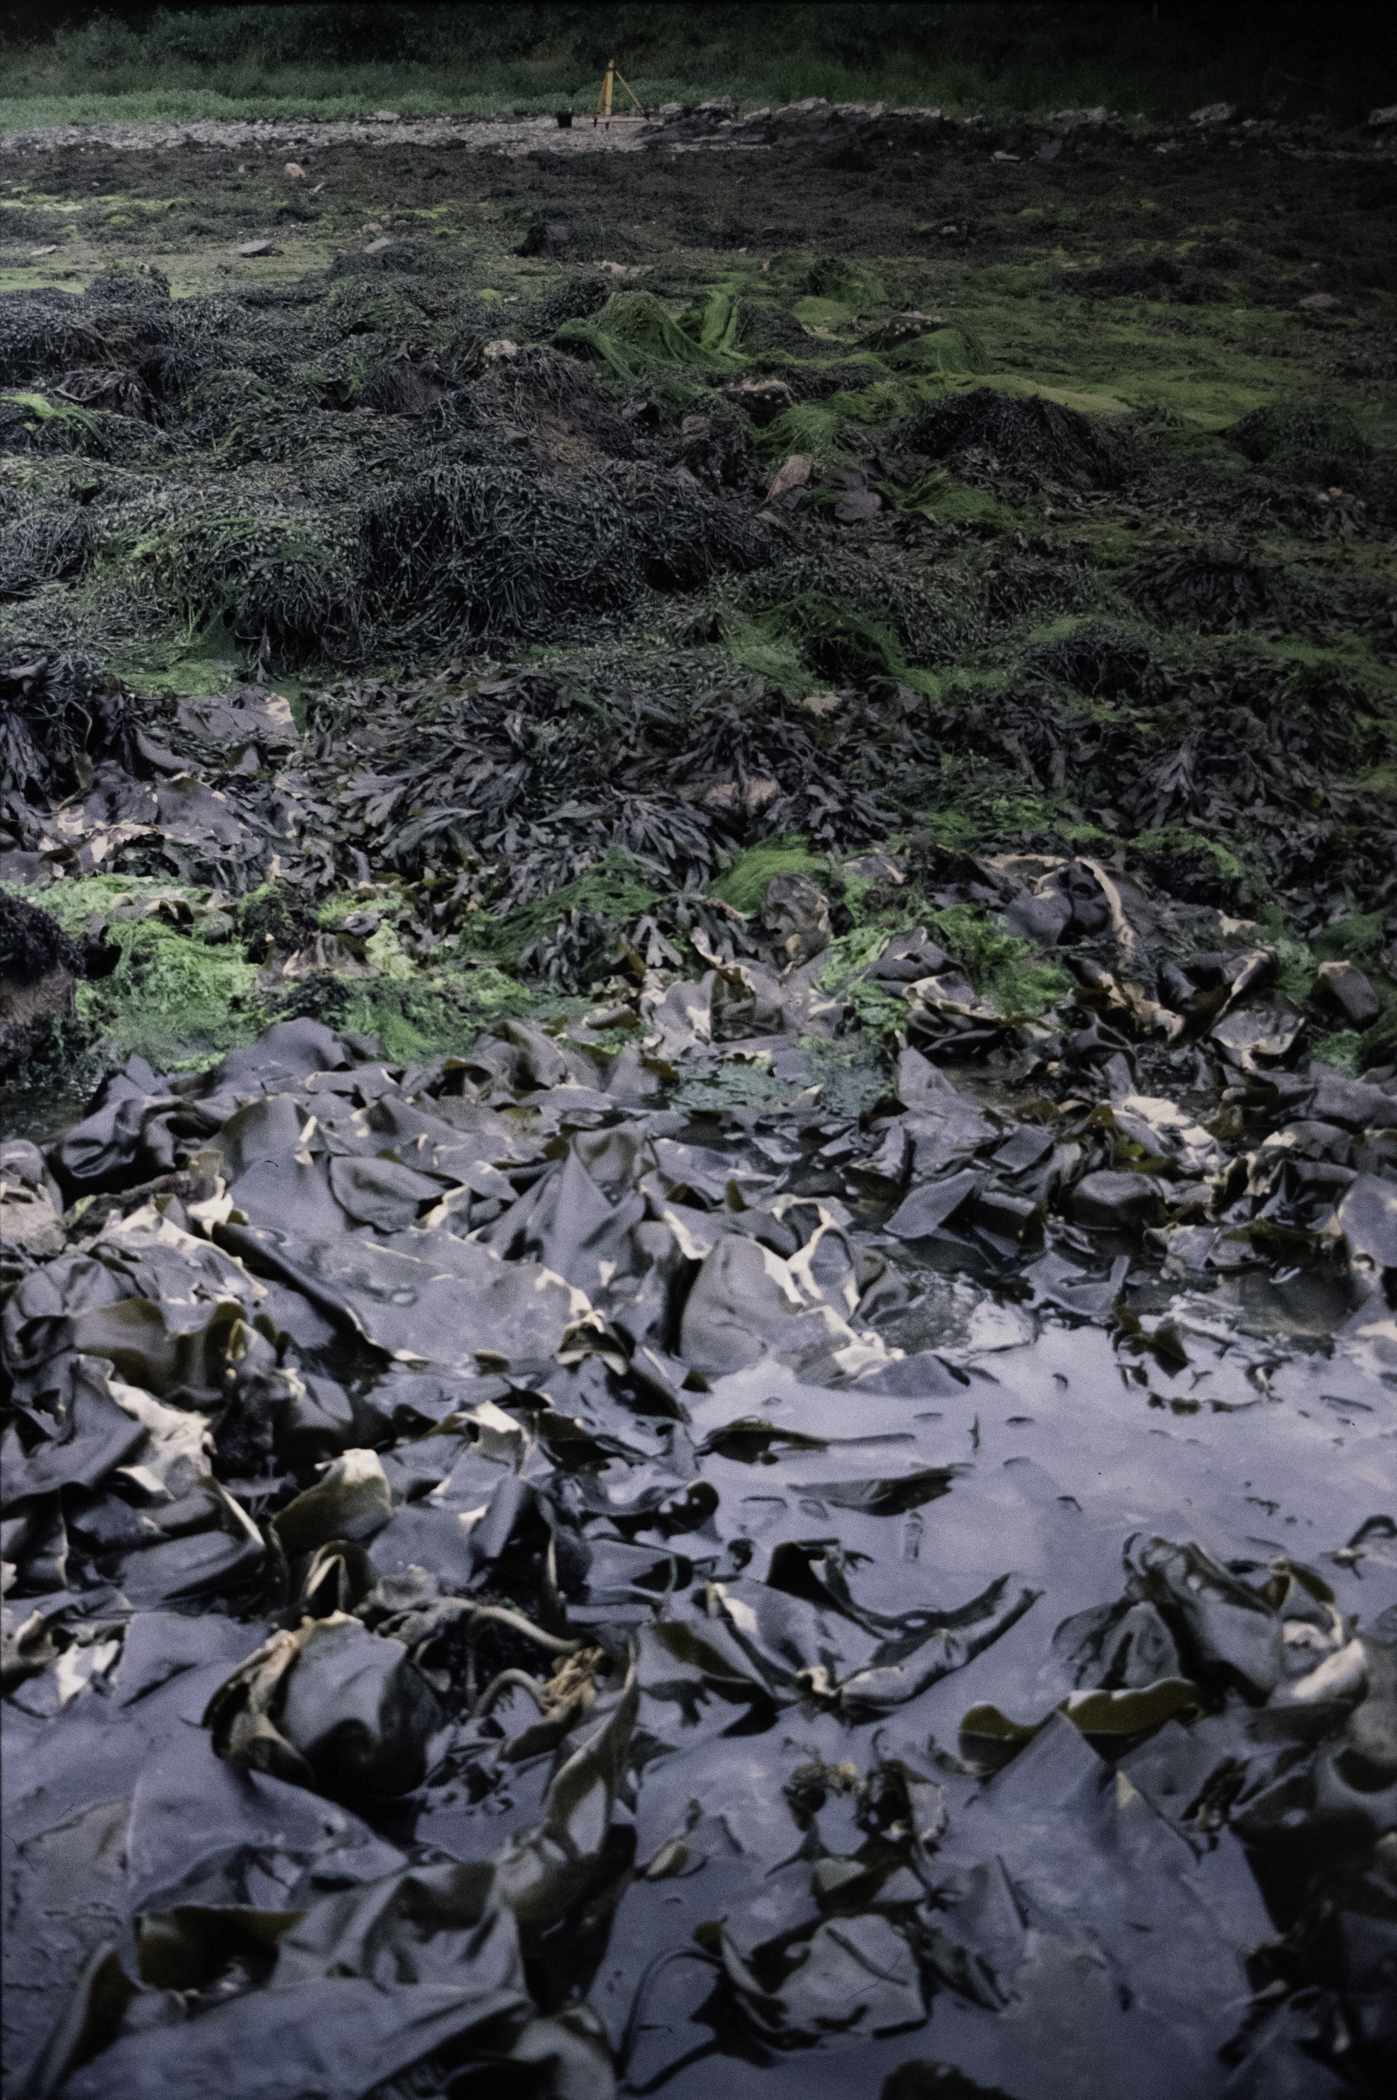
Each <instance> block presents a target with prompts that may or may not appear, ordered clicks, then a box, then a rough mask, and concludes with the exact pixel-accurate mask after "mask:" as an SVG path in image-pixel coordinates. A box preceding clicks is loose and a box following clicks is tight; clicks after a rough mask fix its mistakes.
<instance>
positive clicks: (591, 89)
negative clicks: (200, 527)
mask: <svg viewBox="0 0 1397 2100" xmlns="http://www.w3.org/2000/svg"><path fill="white" fill-rule="evenodd" d="M129 12H130V11H128V13H129ZM1344 15H1345V11H1344V10H1343V9H1342V8H1340V9H1337V10H1334V9H1331V10H1327V11H1325V12H1324V15H1323V19H1319V18H1317V15H1316V11H1315V10H1313V9H1309V8H1304V7H1301V6H1299V5H1296V4H1290V0H1278V4H1277V5H1276V6H1274V7H1272V8H1269V9H1268V10H1267V11H1266V16H1265V22H1264V25H1263V24H1262V23H1261V21H1260V18H1259V11H1258V10H1257V9H1256V8H1254V7H1251V6H1249V5H1239V6H1236V7H1233V8H1230V9H1227V10H1207V9H1204V8H1202V7H1200V6H1199V5H1198V4H1197V0H1158V4H1153V0H1151V4H1141V5H1137V6H1106V5H1101V4H1076V5H1051V4H1046V0H1045V4H1041V5H1035V4H1028V5H1004V4H985V5H977V6H974V7H970V6H965V5H963V4H962V5H941V6H914V5H907V4H890V5H829V4H826V5H799V4H749V5H745V6H728V5H707V6H701V7H667V6H594V7H587V8H580V7H558V6H551V7H550V6H535V7H510V8H501V9H495V10H491V9H485V8H481V7H475V6H450V5H446V6H437V7H430V6H429V7H411V6H407V7H393V8H368V7H358V6H321V5H292V6H286V7H275V6H254V7H236V8H235V7H222V8H219V7H214V8H207V9H204V10H202V11H200V12H198V13H187V12H179V11H177V10H166V9H162V10H159V11H157V12H155V13H153V14H149V15H144V16H142V15H140V14H134V13H131V18H129V19H123V18H121V12H120V11H118V13H117V14H106V13H100V12H92V13H90V14H87V15H86V17H85V18H83V17H81V16H80V17H79V18H78V19H76V20H70V21H69V22H68V23H66V24H61V25H60V26H58V27H57V28H50V26H49V23H50V22H51V19H52V18H51V15H49V14H48V13H47V11H44V10H37V9H36V10H33V11H31V12H29V13H28V14H26V13H25V11H24V10H23V9H21V10H19V11H18V12H17V13H16V15H15V16H14V18H13V19H14V22H15V24H16V27H15V28H12V30H11V33H10V37H9V40H8V42H7V43H6V44H4V45H3V46H0V55H3V60H4V68H3V71H4V92H3V94H0V128H6V129H22V128H26V127H31V126H38V125H49V124H64V123H79V124H85V123H101V122H111V121H126V122H136V123H159V122H169V121H180V122H195V121H199V120H201V119H215V120H216V119H252V120H255V119H258V118H271V119H276V120H285V119H289V120H304V121H313V120H322V121H329V120H334V119H336V118H339V119H346V118H352V117H358V116H364V115H370V114H372V113H373V112H375V111H377V110H381V109H392V110H394V111H395V112H396V113H398V114H399V115H401V116H403V117H431V116H446V115H478V116H487V115H499V114H507V113H511V112H514V113H518V114H529V113H531V112H537V111H545V110H553V109H562V108H571V109H577V110H582V109H587V108H590V107H591V106H592V103H593V101H594V99H595V95H596V89H597V83H598V79H599V77H600V73H601V70H602V68H603V66H604V65H605V63H606V61H607V59H608V58H609V57H610V56H612V55H613V54H615V55H617V56H618V57H619V58H620V59H621V61H622V64H623V66H624V68H625V70H626V73H627V77H628V78H629V79H630V81H631V83H632V85H633V86H634V88H635V90H636V92H637V94H638V95H639V97H640V98H641V100H642V101H643V102H644V103H645V104H646V105H647V106H648V107H654V106H656V105H658V104H660V103H662V102H665V101H696V100H700V99H703V98H706V97H709V96H718V95H730V96H731V97H732V98H733V100H734V101H735V102H736V103H737V104H738V105H739V106H740V107H741V108H744V109H754V108H757V107H760V106H762V105H767V104H771V105H776V104H781V103H786V102H793V101H799V100H801V99H803V98H804V97H806V96H811V95H821V96H824V97H825V98H827V99H828V100H830V101H884V102H887V103H889V104H890V105H892V106H898V105H903V104H914V103H915V104H923V105H925V104H939V105H940V106H941V107H942V108H944V109H946V110H947V111H948V112H951V113H957V114H959V113H965V112H970V111H982V112H984V113H986V114H990V115H1006V116H1007V115H1013V114H1016V113H1022V112H1027V111H1030V110H1051V109H1056V108H1064V107H1091V106H1095V105H1098V104H1103V103H1104V104H1106V105H1107V106H1108V107H1111V108H1114V109H1117V110H1120V111H1121V112H1123V113H1125V114H1131V113H1134V112H1140V113H1141V114H1144V115H1146V116H1152V117H1160V118H1167V117H1177V116H1182V115H1184V114H1186V113H1187V112H1188V111H1189V110H1190V109H1193V108H1196V107H1198V106H1199V105H1200V104H1203V103H1207V102H1215V101H1231V102H1236V103H1238V104H1239V105H1243V106H1245V107H1246V108H1248V109H1249V110H1251V111H1252V112H1254V113H1256V114H1269V115H1277V116H1279V115H1284V114H1288V113H1293V112H1295V111H1314V110H1319V111H1322V112H1324V113H1325V114H1328V115H1331V116H1333V117H1336V118H1338V119H1340V120H1343V121H1347V120H1349V119H1352V118H1354V117H1357V116H1361V115H1362V114H1364V113H1366V111H1367V109H1368V107H1369V106H1370V105H1371V103H1372V102H1373V100H1374V99H1375V98H1376V99H1378V100H1382V99H1384V97H1383V95H1382V94H1381V93H1379V90H1380V89H1381V88H1382V87H1383V80H1384V77H1385V76H1386V75H1387V74H1390V73H1392V72H1393V71H1394V69H1397V30H1394V29H1393V28H1392V27H1391V26H1390V25H1388V26H1387V27H1377V28H1375V27H1373V26H1372V25H1369V26H1368V27H1367V28H1366V29H1365V31H1364V33H1363V35H1362V36H1361V37H1359V36H1356V35H1355V34H1354V33H1353V25H1352V24H1346V23H1345V20H1344ZM26 23H27V24H28V25H29V33H28V34H25V33H24V25H25V24H26ZM1263 29H1264V33H1263ZM327 53H330V54H333V56H328V57H327ZM1387 99H1391V97H1390V96H1388V97H1387Z"/></svg>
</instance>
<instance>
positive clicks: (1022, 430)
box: [906, 386, 1133, 489]
mask: <svg viewBox="0 0 1397 2100" xmlns="http://www.w3.org/2000/svg"><path fill="white" fill-rule="evenodd" d="M906 437H907V443H908V444H909V445H912V446H913V447H915V448H916V449H917V450H918V451H921V452H927V453H930V454H931V456H932V457H933V458H934V459H949V460H951V461H952V463H953V464H954V463H956V462H957V461H961V462H964V461H976V460H979V459H989V460H994V461H997V462H998V463H999V464H1000V466H1001V467H1002V468H1003V469H1005V470H1006V471H1007V472H1009V473H1011V474H1013V473H1017V474H1019V475H1024V474H1027V475H1029V476H1032V477H1034V478H1035V479H1037V480H1039V481H1044V480H1048V481H1063V482H1067V483H1069V484H1071V483H1076V484H1077V485H1078V486H1080V487H1082V488H1103V489H1105V488H1116V487H1118V486H1119V485H1120V483H1121V482H1123V481H1124V480H1125V479H1126V477H1127V475H1128V473H1129V472H1130V468H1131V465H1132V464H1133V448H1132V447H1131V445H1130V444H1129V442H1128V441H1127V440H1126V439H1125V438H1124V437H1122V436H1121V435H1120V434H1119V433H1118V432H1117V431H1115V430H1113V429H1112V428H1111V426H1110V425H1109V424H1108V423H1107V422H1106V421H1105V420H1104V419H1103V418H1101V417H1089V416H1084V415H1082V414H1080V413H1079V411H1078V410H1076V409H1074V408H1060V407H1059V406H1058V404H1057V403H1056V402H1055V401H1045V400H1039V399H1030V400H1026V401H1025V400H1019V399H1017V398H1016V397H1015V396H1013V395H1011V394H1002V393H999V392H998V391H997V390H996V389H995V388H994V387H987V386H981V387H976V388H975V390H974V391H973V393H969V394H963V395H957V396H955V397H953V398H952V399H950V400H947V401H938V402H934V403H933V404H932V405H931V407H929V408H927V409H925V410H924V411H923V412H922V414H921V415H920V416H917V417H915V418H914V419H913V421H912V423H911V424H910V425H909V427H908V430H907V433H906Z"/></svg>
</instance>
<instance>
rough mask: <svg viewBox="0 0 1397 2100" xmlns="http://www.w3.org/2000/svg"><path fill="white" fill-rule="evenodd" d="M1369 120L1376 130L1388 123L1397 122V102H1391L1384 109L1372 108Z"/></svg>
mask: <svg viewBox="0 0 1397 2100" xmlns="http://www.w3.org/2000/svg"><path fill="white" fill-rule="evenodd" d="M1368 122H1369V123H1370V124H1371V125H1372V126H1373V129H1374V130H1375V131H1376V130H1380V129H1381V128H1382V127H1383V126H1384V125H1386V124H1397V102H1389V103H1388V104H1387V105H1386V107H1385V108H1383V109H1370V110H1369V112H1368Z"/></svg>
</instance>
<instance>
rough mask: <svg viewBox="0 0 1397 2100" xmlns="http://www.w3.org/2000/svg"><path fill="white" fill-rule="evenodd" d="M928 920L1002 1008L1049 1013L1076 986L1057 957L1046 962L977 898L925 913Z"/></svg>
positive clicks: (1029, 1013)
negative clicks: (1055, 960)
mask: <svg viewBox="0 0 1397 2100" xmlns="http://www.w3.org/2000/svg"><path fill="white" fill-rule="evenodd" d="M927 925H928V927H929V928H930V930H931V932H932V933H933V934H934V936H935V938H936V939H937V940H938V941H939V942H940V943H941V945H942V947H943V948H945V949H946V951H947V953H948V954H950V955H952V956H954V957H955V958H956V960H957V961H958V962H960V963H963V964H964V966H965V970H966V973H967V975H968V976H969V978H970V981H971V983H972V984H973V985H974V987H975V989H976V991H977V992H979V993H980V994H981V996H982V997H984V998H986V999H990V1000H993V1002H994V1004H995V1005H996V1006H997V1007H998V1008H999V1010H1000V1012H1001V1013H1006V1014H1023V1015H1027V1016H1029V1017H1030V1018H1032V1017H1034V1016H1036V1015H1038V1014H1041V1013H1046V1012H1047V1010H1048V1008H1049V1007H1050V1006H1052V1005H1053V1004H1054V1002H1055V1001H1056V1000H1058V999H1061V998H1063V997H1064V996H1065V995H1066V994H1067V993H1068V992H1070V991H1071V989H1072V979H1071V978H1070V977H1069V976H1068V974H1067V972H1066V970H1064V969H1062V968H1061V966H1060V965H1059V964H1057V963H1052V962H1044V961H1043V960H1042V959H1041V952H1040V950H1039V949H1037V948H1035V947H1034V945H1033V943H1032V941H1023V940H1020V939H1019V938H1018V936H1017V935H1016V934H1012V933H1006V932H1005V930H1004V927H1003V925H1002V923H1001V922H1000V921H999V920H997V919H995V918H993V917H991V915H990V914H989V913H987V912H985V911H984V910H983V909H982V908H981V907H980V906H979V905H977V904H953V905H950V906H949V907H948V908H947V909H946V910H944V911H933V912H929V913H928V914H927Z"/></svg>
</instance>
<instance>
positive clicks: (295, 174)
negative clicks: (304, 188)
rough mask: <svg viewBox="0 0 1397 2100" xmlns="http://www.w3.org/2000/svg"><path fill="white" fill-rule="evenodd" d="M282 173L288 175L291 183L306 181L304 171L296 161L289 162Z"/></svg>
mask: <svg viewBox="0 0 1397 2100" xmlns="http://www.w3.org/2000/svg"><path fill="white" fill-rule="evenodd" d="M282 173H283V174H285V175H289V176H290V177H291V180H292V181H293V182H304V181H305V179H306V171H305V169H304V168H303V167H302V166H301V164H300V162H299V161H297V160H289V161H288V162H287V163H286V166H285V168H284V169H283V170H282Z"/></svg>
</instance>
